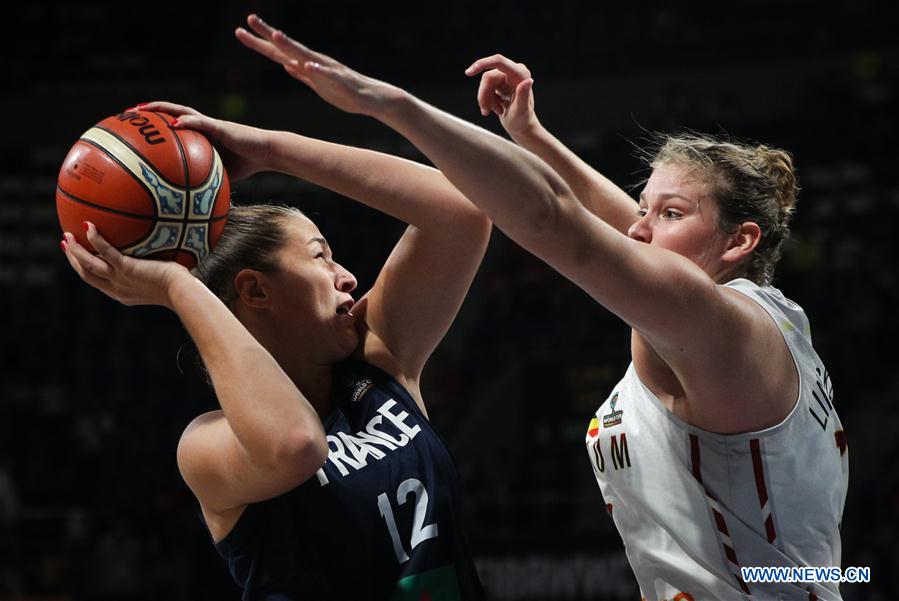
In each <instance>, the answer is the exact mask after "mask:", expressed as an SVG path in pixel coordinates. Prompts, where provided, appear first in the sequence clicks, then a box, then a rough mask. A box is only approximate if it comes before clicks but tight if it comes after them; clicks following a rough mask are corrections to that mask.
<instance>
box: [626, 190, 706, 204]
mask: <svg viewBox="0 0 899 601" xmlns="http://www.w3.org/2000/svg"><path fill="white" fill-rule="evenodd" d="M669 198H680V199H681V200H685V201H687V202H689V203H691V204H694V205H697V206H699V202H698V201H695V200H693V199H692V198H687V197H686V196H681V195H680V194H672V193H670V192H669V193H665V194H659V200H668V199H669ZM640 202H647V200H646V193H645V192H640Z"/></svg>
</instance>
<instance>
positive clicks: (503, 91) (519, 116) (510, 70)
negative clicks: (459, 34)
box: [465, 54, 539, 138]
mask: <svg viewBox="0 0 899 601" xmlns="http://www.w3.org/2000/svg"><path fill="white" fill-rule="evenodd" d="M479 73H483V75H482V76H481V84H480V86H479V87H478V107H479V108H480V109H481V114H482V115H484V116H485V117H486V116H487V115H489V114H490V113H491V112H493V113H496V114H497V115H498V116H499V120H500V122H501V123H502V125H503V128H504V129H505V130H506V131H507V132H509V135H511V136H512V137H513V138H517V137H519V136H525V135H527V134H528V133H530V132H531V131H532V130H534V129H535V128H536V127H538V126H539V121H538V120H537V114H536V113H535V112H534V92H533V90H532V87H533V85H534V80H533V79H532V78H531V72H530V70H529V69H528V68H527V66H526V65H525V64H524V63H516V62H515V61H513V60H510V59H508V58H506V57H505V56H503V55H502V54H494V55H493V56H487V57H484V58H480V59H478V60H476V61H475V62H473V63H472V64H471V66H470V67H468V68H467V69H466V70H465V74H466V75H468V76H469V77H474V76H475V75H477V74H479Z"/></svg>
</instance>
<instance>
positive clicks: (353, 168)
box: [270, 132, 491, 408]
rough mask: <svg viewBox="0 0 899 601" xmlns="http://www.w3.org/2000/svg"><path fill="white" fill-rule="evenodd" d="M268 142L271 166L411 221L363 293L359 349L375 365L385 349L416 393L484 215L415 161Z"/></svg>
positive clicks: (481, 245) (475, 256)
mask: <svg viewBox="0 0 899 601" xmlns="http://www.w3.org/2000/svg"><path fill="white" fill-rule="evenodd" d="M270 147H271V149H272V150H271V152H272V168H273V169H275V170H277V171H281V172H284V173H288V174H290V175H293V176H295V177H299V178H302V179H305V180H307V181H310V182H312V183H314V184H318V185H320V186H323V187H325V188H328V189H330V190H333V191H334V192H337V193H339V194H342V195H344V196H347V197H349V198H353V199H355V200H357V201H359V202H362V203H363V204H365V205H368V206H370V207H372V208H374V209H377V210H379V211H381V212H383V213H386V214H388V215H391V216H393V217H395V218H397V219H399V220H401V221H403V222H405V223H408V224H410V225H409V227H408V228H407V230H406V232H405V234H404V235H403V237H402V238H401V239H400V241H399V242H398V243H397V244H396V246H395V248H394V249H393V252H392V253H391V254H390V256H389V258H388V259H387V261H386V263H385V265H384V267H383V269H382V270H381V273H380V275H379V276H378V278H377V280H376V282H375V284H374V286H373V287H372V289H371V291H369V292H368V293H367V294H366V296H365V298H364V301H365V317H366V323H367V325H368V327H369V329H370V330H371V332H372V333H374V334H375V336H376V338H375V339H372V340H369V339H368V338H367V339H366V345H367V348H366V349H365V354H366V355H369V357H368V358H370V359H373V360H374V361H375V362H376V363H377V362H378V361H379V356H380V355H383V354H384V353H383V352H382V351H387V355H388V357H387V360H388V362H393V361H395V365H392V366H391V365H387V366H384V365H379V367H390V368H391V369H388V371H389V372H391V373H394V375H402V376H403V378H405V382H404V383H405V384H407V385H409V387H410V388H414V389H416V391H417V381H418V379H419V376H420V374H421V370H422V368H423V367H424V364H425V362H426V361H427V358H428V357H429V356H430V355H431V353H432V352H433V350H434V348H436V346H437V344H438V343H439V342H440V340H442V339H443V336H444V335H445V333H446V331H447V330H448V329H449V327H450V325H451V324H452V321H453V319H454V318H455V316H456V314H457V312H458V310H459V308H460V306H461V304H462V301H463V299H464V298H465V295H466V293H467V292H468V289H469V287H470V286H471V282H472V280H473V278H474V275H475V273H476V272H477V269H478V266H479V265H480V263H481V260H482V258H483V256H484V253H485V252H486V249H487V243H488V241H489V238H490V230H491V222H490V220H489V219H488V218H487V216H486V215H485V214H484V213H483V212H481V211H480V210H479V209H478V208H477V207H475V206H474V205H473V204H472V203H471V202H470V201H469V200H468V199H467V198H465V196H463V195H462V193H461V192H459V190H457V189H456V188H455V187H454V186H453V185H452V184H451V183H450V182H449V181H448V180H447V179H446V177H444V176H443V174H442V173H440V172H439V171H438V170H436V169H434V168H432V167H428V166H426V165H422V164H420V163H416V162H414V161H409V160H406V159H402V158H398V157H394V156H390V155H386V154H383V153H380V152H374V151H370V150H365V149H360V148H353V147H349V146H343V145H340V144H333V143H330V142H324V141H321V140H315V139H312V138H306V137H303V136H299V135H296V134H292V133H286V132H272V133H271V143H270ZM379 342H380V343H383V348H377V347H378V346H380V345H379ZM369 344H371V345H372V346H369ZM371 355H374V356H371ZM397 371H399V372H400V373H399V374H396V373H395V372H397ZM415 394H416V396H418V398H419V399H420V395H417V392H416V393H415ZM420 404H421V405H422V408H424V406H423V404H422V403H421V402H420Z"/></svg>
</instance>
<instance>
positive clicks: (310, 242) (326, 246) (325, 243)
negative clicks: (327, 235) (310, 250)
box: [306, 236, 328, 248]
mask: <svg viewBox="0 0 899 601" xmlns="http://www.w3.org/2000/svg"><path fill="white" fill-rule="evenodd" d="M313 242H318V243H319V244H321V245H322V246H324V247H325V248H328V241H327V240H325V239H324V238H322V237H320V236H316V237H314V238H310V239H309V242H307V243H306V245H307V246H308V245H309V244H312V243H313Z"/></svg>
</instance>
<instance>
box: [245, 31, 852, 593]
mask: <svg viewBox="0 0 899 601" xmlns="http://www.w3.org/2000/svg"><path fill="white" fill-rule="evenodd" d="M249 23H250V25H251V27H252V28H253V29H254V30H255V31H256V33H257V34H259V35H260V37H256V36H253V35H252V34H250V33H249V32H247V31H244V30H238V32H237V35H238V37H239V38H240V40H241V41H242V42H243V43H244V44H246V45H247V46H249V47H251V48H253V49H255V50H257V51H258V52H260V53H262V54H264V55H265V56H268V57H269V58H270V59H272V60H274V61H276V62H279V63H281V64H282V65H283V66H284V68H285V69H286V70H287V71H288V72H289V73H291V74H292V75H293V76H294V77H296V78H298V79H300V80H301V81H303V82H305V83H306V84H307V85H309V86H310V87H311V88H312V89H313V90H314V91H315V92H316V93H318V94H319V95H320V96H321V97H322V98H324V99H325V100H327V101H328V102H330V103H331V104H333V105H335V106H337V107H338V108H341V109H343V110H345V111H348V112H354V113H361V114H365V115H369V116H371V117H374V118H376V119H378V120H380V121H382V122H383V123H385V124H386V125H388V126H390V127H392V128H393V129H395V130H396V131H398V132H399V133H401V134H402V135H404V136H405V137H406V138H408V139H409V140H410V141H411V142H412V143H414V144H415V145H416V146H417V147H418V148H419V149H420V150H422V152H424V153H425V154H426V155H427V156H428V158H430V159H431V160H432V161H433V162H434V164H435V165H436V166H437V167H438V168H439V169H440V170H441V171H442V172H443V173H444V174H445V175H446V176H447V177H448V178H449V179H450V181H452V182H453V183H454V184H455V185H456V187H458V188H459V190H461V191H462V192H463V193H465V194H466V196H467V197H468V198H469V199H470V200H471V201H472V202H473V203H474V204H476V205H477V206H479V207H480V208H481V209H483V210H484V211H485V212H486V213H487V214H488V215H489V216H490V217H491V218H492V219H493V221H494V223H496V224H497V226H498V227H500V228H501V229H503V230H504V231H505V233H507V234H508V235H509V236H510V237H511V238H512V239H514V240H515V241H516V242H518V243H519V244H521V245H522V246H524V247H525V248H527V249H528V250H530V251H531V252H533V253H534V254H535V255H537V256H539V257H540V258H542V259H543V260H545V261H546V262H547V263H549V264H550V265H552V266H553V267H554V268H556V269H557V270H558V271H559V272H560V273H562V274H563V275H565V276H566V277H567V278H569V279H570V280H571V281H573V282H575V283H576V284H578V285H579V286H580V287H581V288H583V289H584V290H585V291H586V292H587V293H588V294H590V295H591V296H592V297H593V298H594V299H595V300H596V301H597V302H598V303H599V304H600V305H602V306H604V307H606V308H607V309H609V310H611V311H612V312H613V313H615V314H616V315H618V316H619V317H620V318H621V319H623V320H624V321H625V322H626V323H628V324H629V325H630V326H632V328H633V338H632V345H631V348H632V354H633V363H632V365H631V367H630V368H629V369H628V372H627V374H626V375H625V377H624V379H622V381H621V382H620V383H619V384H618V385H617V386H616V388H615V390H614V391H613V392H612V394H611V395H609V398H608V400H607V402H606V403H605V404H604V405H603V406H602V407H601V408H600V410H599V411H598V412H597V416H596V418H595V420H594V422H591V425H590V428H589V431H588V446H589V450H590V455H591V461H592V462H593V466H594V470H595V472H596V475H597V478H598V480H599V482H600V486H601V488H602V490H603V494H604V496H605V497H606V501H607V504H608V507H609V509H610V511H611V512H612V515H613V519H614V520H615V522H616V525H617V526H618V528H619V531H620V532H621V534H622V536H623V538H624V539H625V542H626V550H627V553H628V556H629V559H630V561H631V565H632V567H633V568H634V572H635V574H636V576H637V580H638V582H639V584H640V587H641V591H642V594H643V596H644V597H645V598H646V599H649V600H653V601H656V600H661V599H668V600H677V601H696V600H699V599H742V598H750V595H752V596H753V597H754V598H766V599H767V598H775V597H776V598H782V599H803V600H811V599H839V598H840V597H839V590H838V588H837V585H836V584H834V583H808V584H795V583H754V582H753V583H748V582H746V581H745V580H744V578H743V575H742V572H741V571H740V568H741V567H745V566H786V567H793V566H838V565H839V562H840V536H839V530H838V528H839V522H840V518H841V514H842V509H843V503H844V500H845V495H846V488H847V470H848V463H847V453H846V446H845V437H844V436H843V432H842V427H841V425H840V421H839V419H838V417H837V415H836V412H835V411H834V408H833V403H832V392H833V391H832V387H831V384H830V380H829V378H828V376H827V372H826V370H825V369H824V366H823V365H822V364H821V361H820V359H819V358H818V356H817V355H816V354H815V352H814V349H813V348H812V346H811V335H810V333H809V327H808V321H807V319H806V318H805V314H804V313H803V311H802V309H801V308H800V307H798V306H797V305H796V304H795V303H792V302H791V301H789V300H787V299H785V298H784V297H783V296H782V295H781V294H780V293H779V291H777V290H776V289H775V288H772V287H771V286H770V278H771V275H772V273H773V269H774V265H775V263H776V261H777V259H778V257H779V254H780V246H781V243H782V242H783V239H784V237H785V236H786V233H787V231H788V221H789V215H790V213H791V212H792V209H793V204H794V203H795V196H796V185H795V177H794V174H793V168H792V159H791V158H790V156H789V155H788V154H787V153H785V152H783V151H779V150H776V149H771V148H767V147H764V146H758V147H750V146H745V145H740V144H734V143H731V142H727V141H722V140H715V139H711V138H705V137H700V136H688V137H681V138H669V139H667V140H666V141H665V142H664V143H663V144H661V145H660V148H659V149H658V152H657V153H656V154H655V157H654V158H653V160H652V161H651V164H652V167H653V172H652V174H651V176H650V178H649V180H648V182H647V184H646V187H645V189H644V190H643V192H642V194H641V195H640V203H639V205H637V204H636V203H634V202H633V201H632V200H631V199H630V198H629V197H628V196H627V195H626V194H625V193H624V192H623V191H621V190H620V189H619V188H617V187H616V186H614V185H613V184H612V183H611V182H609V181H608V180H607V179H605V178H604V177H602V176H601V175H599V174H598V173H596V172H594V171H593V170H592V169H589V168H588V167H586V165H585V164H583V163H582V162H580V161H579V159H577V158H576V157H574V155H573V154H571V153H570V151H567V149H565V148H564V147H562V146H561V144H559V143H558V141H555V140H554V139H551V138H550V137H548V136H547V135H545V132H541V131H540V130H539V129H538V128H525V129H524V132H523V134H522V135H521V137H522V144H523V145H526V146H528V147H529V148H531V149H532V150H534V151H535V153H536V154H538V155H540V156H541V157H543V158H544V159H545V160H546V162H548V163H549V164H550V165H551V166H552V168H551V167H550V166H549V165H547V164H546V163H545V162H543V160H541V159H540V158H538V157H537V156H535V155H534V154H531V153H530V152H527V151H525V150H523V149H521V148H519V147H517V146H515V145H513V144H511V143H509V142H507V141H506V140H503V139H500V138H499V137H497V136H494V135H492V134H490V133H489V132H486V131H484V130H482V129H480V128H477V127H474V126H472V125H470V124H468V123H465V122H462V121H460V120H458V119H455V118H453V117H452V116H450V115H447V114H446V113H442V112H441V111H439V110H437V109H435V108H433V107H431V106H429V105H427V104H425V103H424V102H422V101H420V100H418V99H417V98H415V97H413V96H412V95H410V94H409V93H407V92H405V91H403V90H400V89H398V88H396V87H394V86H391V85H389V84H386V83H383V82H380V81H377V80H374V79H371V78H368V77H365V76H363V75H360V74H358V73H356V72H354V71H352V70H350V69H349V68H347V67H345V66H344V65H342V64H340V63H339V62H337V61H335V60H334V59H332V58H330V57H328V56H326V55H324V54H321V53H318V52H315V51H312V50H310V49H309V48H306V47H305V46H303V45H302V44H300V43H298V42H296V41H294V40H292V39H290V38H289V37H287V36H286V35H285V34H283V33H282V32H280V31H276V30H274V29H271V28H269V27H267V26H265V25H264V24H263V23H261V22H260V21H259V20H258V19H257V18H256V17H254V16H251V17H250V19H249ZM500 59H501V57H493V58H492V59H485V60H484V61H479V62H478V63H475V65H473V66H472V68H470V70H469V74H475V73H477V72H478V71H479V70H483V69H490V70H491V71H490V72H489V73H488V77H487V80H486V82H485V83H482V89H481V94H480V97H479V100H480V104H481V108H482V112H484V113H485V114H486V113H487V112H489V111H490V110H494V111H495V112H497V113H500V114H503V115H506V116H507V118H506V119H504V124H509V123H512V122H515V123H517V121H516V120H515V119H514V117H513V116H514V115H515V114H518V115H520V116H521V117H522V118H523V121H524V122H526V123H529V124H531V125H534V124H536V123H537V121H536V118H535V117H534V116H533V114H532V112H533V111H532V103H531V100H532V97H531V96H530V91H531V85H532V83H533V82H532V80H531V79H530V77H529V74H527V73H524V75H523V76H521V77H518V78H517V80H516V79H515V75H514V74H510V73H508V65H505V64H504V62H503V60H500ZM494 69H497V71H493V70H494ZM523 72H524V70H523ZM516 135H518V134H517V133H516ZM531 135H533V136H534V138H533V139H532V140H527V139H526V137H527V136H531ZM557 172H558V173H557ZM560 174H561V175H560Z"/></svg>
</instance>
